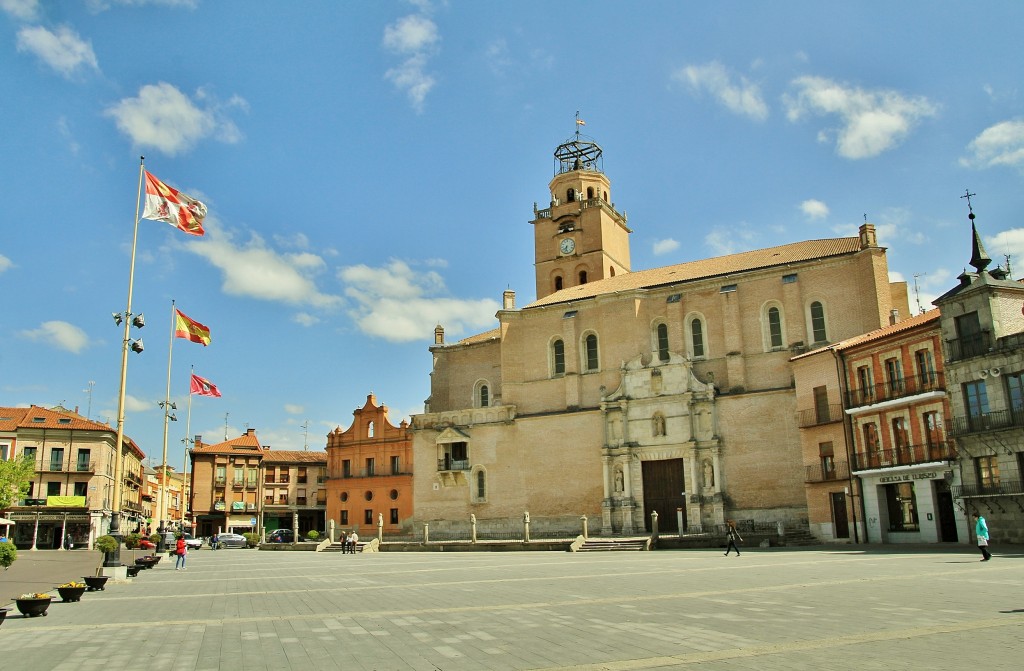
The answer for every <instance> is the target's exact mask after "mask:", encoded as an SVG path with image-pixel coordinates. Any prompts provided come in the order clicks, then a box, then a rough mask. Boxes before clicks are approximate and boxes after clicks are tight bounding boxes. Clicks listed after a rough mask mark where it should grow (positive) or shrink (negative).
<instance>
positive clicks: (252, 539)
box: [242, 533, 260, 548]
mask: <svg viewBox="0 0 1024 671" xmlns="http://www.w3.org/2000/svg"><path fill="white" fill-rule="evenodd" d="M242 536H244V537H245V547H247V548H254V547H256V546H258V545H259V544H260V535H259V534H254V533H247V534H242Z"/></svg>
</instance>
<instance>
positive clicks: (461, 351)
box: [411, 134, 908, 535]
mask: <svg viewBox="0 0 1024 671" xmlns="http://www.w3.org/2000/svg"><path fill="white" fill-rule="evenodd" d="M555 159H556V161H555V165H556V167H555V175H554V177H553V178H552V180H551V181H550V183H549V184H548V192H549V201H550V206H549V207H547V208H544V209H538V208H537V207H536V205H534V217H533V221H532V222H531V223H532V226H533V234H534V256H535V258H534V259H533V262H534V267H535V276H536V296H537V298H536V300H535V301H533V302H532V303H530V304H528V305H526V306H524V307H521V308H517V307H516V305H515V302H516V301H515V294H514V293H513V292H511V291H506V292H505V295H504V297H503V307H502V309H501V310H500V311H499V312H498V313H497V315H496V316H497V326H496V328H495V329H493V330H492V331H488V332H485V333H481V334H478V335H475V336H471V337H469V338H466V339H463V340H461V341H458V342H454V343H447V342H445V339H444V330H443V327H442V326H438V328H437V329H436V330H435V337H434V345H433V346H432V347H431V348H430V352H431V354H432V356H433V369H432V373H431V394H430V397H429V399H428V400H427V403H426V407H425V412H424V413H423V414H421V415H415V416H413V418H412V423H411V428H412V432H413V459H414V468H413V471H414V491H415V521H416V523H429V524H430V525H431V529H432V530H433V529H435V528H439V527H440V528H442V529H443V528H444V527H445V525H450V526H456V527H457V526H460V525H462V524H466V523H468V520H469V518H470V515H475V517H476V518H477V519H480V520H491V521H502V520H506V521H507V522H508V524H509V525H516V524H519V523H520V522H521V520H522V519H523V516H524V514H525V513H529V515H530V518H531V523H532V526H533V528H534V529H536V530H545V529H547V530H551V531H555V530H564V531H572V530H578V529H579V527H580V524H581V521H580V518H581V516H584V515H585V516H586V517H587V518H588V525H589V528H590V531H591V533H595V534H596V533H601V534H627V535H628V534H633V533H642V532H644V531H646V530H649V529H650V528H651V520H652V514H653V513H657V517H658V528H659V530H660V531H663V532H664V531H668V532H672V531H678V530H679V529H680V526H681V527H682V530H684V531H689V530H700V529H704V528H709V527H713V526H715V525H720V524H722V523H724V521H725V520H726V519H739V520H752V521H754V522H761V523H774V522H783V523H785V524H795V525H806V519H807V503H806V497H805V494H804V468H803V463H802V455H801V447H800V437H799V431H798V428H797V407H796V397H795V391H794V383H793V373H792V370H791V366H790V363H789V360H790V358H792V357H793V356H794V353H800V352H803V351H805V350H809V349H813V348H815V347H820V346H823V345H825V344H828V343H830V342H837V341H839V340H842V339H844V338H849V337H851V336H854V335H857V334H860V333H865V332H867V331H871V330H873V329H877V328H879V327H880V326H882V325H884V324H887V323H888V315H889V314H890V311H891V310H893V309H899V310H901V311H903V313H904V314H906V313H907V312H908V307H907V295H906V285H905V284H904V283H895V284H890V282H889V279H888V268H887V264H886V256H885V249H884V248H882V247H879V246H878V244H877V241H876V238H875V232H874V227H873V226H871V225H870V224H864V225H863V226H862V227H861V229H860V232H859V235H858V237H850V238H832V239H824V240H809V241H803V242H797V243H793V244H788V245H782V246H779V247H773V248H768V249H759V250H754V251H749V252H743V253H739V254H733V255H728V256H723V257H718V258H712V259H703V260H698V261H691V262H688V263H682V264H678V265H673V266H667V267H662V268H654V269H649V270H633V269H632V268H631V263H630V252H629V236H630V234H631V232H632V231H631V229H630V228H629V226H628V225H627V220H626V217H625V216H624V215H623V214H622V213H621V211H620V210H618V209H617V208H616V206H615V204H614V202H613V200H612V198H611V194H612V185H611V182H610V180H609V179H608V177H607V176H606V175H605V173H604V171H603V163H602V154H601V149H600V147H599V146H598V145H597V144H596V143H593V142H591V141H589V140H585V139H583V138H581V136H579V135H578V134H577V135H576V136H575V137H574V138H571V139H570V140H569V141H567V142H566V143H564V144H562V145H560V146H559V147H558V149H557V150H556V152H555Z"/></svg>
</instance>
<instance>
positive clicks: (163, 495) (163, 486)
mask: <svg viewBox="0 0 1024 671" xmlns="http://www.w3.org/2000/svg"><path fill="white" fill-rule="evenodd" d="M174 317H175V312H174V299H173V298H172V299H171V336H170V339H169V341H168V343H167V391H166V394H165V395H164V402H163V408H164V452H163V461H162V462H160V463H162V464H163V467H162V468H163V475H162V476H161V478H160V492H159V493H160V505H159V506H158V508H159V511H158V514H159V516H160V518H159V525H158V526H159V527H160V529H159V530H160V532H161V533H163V531H164V521H165V520H166V519H167V430H168V425H169V424H170V421H171V356H172V354H173V353H174V328H175V325H176V321H177V320H176V319H175V318H174ZM160 549H161V550H162V549H163V548H160Z"/></svg>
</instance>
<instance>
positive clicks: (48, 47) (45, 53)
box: [18, 26, 100, 78]
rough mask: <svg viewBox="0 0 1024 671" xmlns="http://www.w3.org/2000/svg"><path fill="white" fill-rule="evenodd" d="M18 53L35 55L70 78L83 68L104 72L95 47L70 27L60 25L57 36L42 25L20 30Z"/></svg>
mask: <svg viewBox="0 0 1024 671" xmlns="http://www.w3.org/2000/svg"><path fill="white" fill-rule="evenodd" d="M18 51H25V52H28V53H31V54H35V55H36V56H38V57H39V59H40V60H42V61H43V62H44V63H46V64H47V65H49V66H50V67H51V68H53V69H54V70H56V71H57V72H59V73H60V74H62V75H64V76H65V77H69V78H70V77H71V76H72V75H73V74H75V72H76V71H78V70H80V69H91V70H97V71H98V70H99V69H100V66H99V62H97V60H96V54H95V53H94V52H93V50H92V44H90V43H89V42H87V41H85V40H83V39H82V38H80V37H79V36H78V33H76V32H75V31H73V30H71V28H68V27H67V26H60V27H59V28H57V32H55V33H53V32H50V31H49V30H47V29H46V28H43V27H42V26H35V27H32V28H22V29H21V30H19V31H18Z"/></svg>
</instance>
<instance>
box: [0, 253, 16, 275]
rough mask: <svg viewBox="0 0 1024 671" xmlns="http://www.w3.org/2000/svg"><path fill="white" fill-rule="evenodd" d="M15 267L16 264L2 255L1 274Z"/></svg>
mask: <svg viewBox="0 0 1024 671" xmlns="http://www.w3.org/2000/svg"><path fill="white" fill-rule="evenodd" d="M13 267H14V262H13V261H11V260H10V259H9V258H7V257H6V256H4V255H3V254H0V273H2V272H4V271H5V270H8V269H10V268H13Z"/></svg>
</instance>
